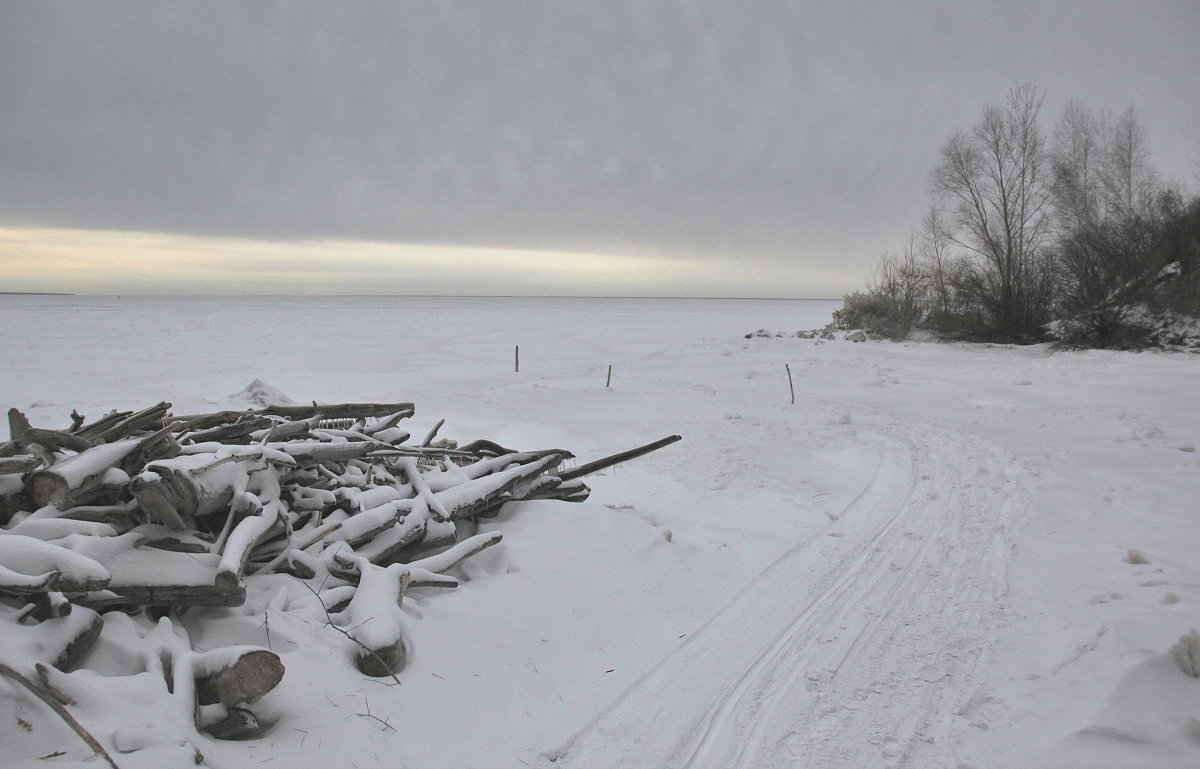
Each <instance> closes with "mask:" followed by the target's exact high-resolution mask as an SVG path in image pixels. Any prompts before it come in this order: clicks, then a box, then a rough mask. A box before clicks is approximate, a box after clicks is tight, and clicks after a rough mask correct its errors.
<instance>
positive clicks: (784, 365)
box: [783, 363, 796, 406]
mask: <svg viewBox="0 0 1200 769" xmlns="http://www.w3.org/2000/svg"><path fill="white" fill-rule="evenodd" d="M783 367H784V368H785V369H787V374H788V389H789V390H791V392H792V405H793V406H795V405H796V388H795V387H793V386H792V367H791V366H790V365H788V364H787V363H785V364H783Z"/></svg>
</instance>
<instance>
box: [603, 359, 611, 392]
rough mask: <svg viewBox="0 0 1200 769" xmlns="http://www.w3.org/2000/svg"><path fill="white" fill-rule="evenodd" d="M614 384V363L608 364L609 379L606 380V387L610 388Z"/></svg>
mask: <svg viewBox="0 0 1200 769" xmlns="http://www.w3.org/2000/svg"><path fill="white" fill-rule="evenodd" d="M611 385H612V364H611V363H610V364H608V379H606V380H604V389H606V390H607V389H608V388H609V387H610V386H611Z"/></svg>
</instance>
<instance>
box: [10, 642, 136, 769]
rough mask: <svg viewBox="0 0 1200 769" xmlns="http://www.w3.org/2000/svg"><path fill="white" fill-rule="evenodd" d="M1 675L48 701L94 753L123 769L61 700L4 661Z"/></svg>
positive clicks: (112, 765)
mask: <svg viewBox="0 0 1200 769" xmlns="http://www.w3.org/2000/svg"><path fill="white" fill-rule="evenodd" d="M0 675H3V676H4V677H5V678H8V679H9V680H11V681H15V682H16V683H19V684H20V685H21V686H23V687H25V688H26V689H28V690H29V691H30V693H32V694H33V695H34V696H35V697H37V698H38V699H39V700H41V701H42V702H44V703H46V707H48V708H50V709H51V710H53V711H54V713H55V714H56V715H57V716H58V717H59V718H61V719H62V720H63V721H65V722H66V724H67V726H69V727H71V731H73V732H75V733H76V734H78V735H79V737H80V739H82V740H83V741H84V742H86V743H87V746H88V747H89V748H91V749H92V751H93V752H94V753H96V754H97V755H99V756H100V757H102V758H103V759H104V760H105V761H107V762H108V765H109V766H111V767H112V768H113V769H121V767H119V766H117V762H116V761H114V760H113V757H112V756H110V755H109V754H108V751H107V750H105V749H104V746H103V745H101V744H100V742H99V740H97V739H96V738H95V737H93V736H92V734H91V732H89V731H88V730H87V729H85V728H83V724H81V723H79V721H77V720H76V719H75V716H73V715H71V713H70V711H68V710H67V709H66V707H64V706H63V704H62V703H61V702H59V701H58V700H57V699H56V698H55V697H54V696H53V695H52V694H50V693H49V692H47V691H46V690H45V689H43V688H42V687H40V686H38V685H37V684H35V683H34V682H33V681H30V680H29V679H28V678H26V677H25V676H23V675H21V674H20V673H18V672H17V671H16V670H13V669H12V668H11V667H9V666H8V665H6V664H4V663H3V662H0Z"/></svg>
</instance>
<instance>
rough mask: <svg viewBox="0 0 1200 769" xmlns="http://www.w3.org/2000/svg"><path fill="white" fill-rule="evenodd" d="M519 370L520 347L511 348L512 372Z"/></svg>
mask: <svg viewBox="0 0 1200 769" xmlns="http://www.w3.org/2000/svg"><path fill="white" fill-rule="evenodd" d="M520 370H521V345H516V346H515V347H513V372H514V373H516V372H519V371H520Z"/></svg>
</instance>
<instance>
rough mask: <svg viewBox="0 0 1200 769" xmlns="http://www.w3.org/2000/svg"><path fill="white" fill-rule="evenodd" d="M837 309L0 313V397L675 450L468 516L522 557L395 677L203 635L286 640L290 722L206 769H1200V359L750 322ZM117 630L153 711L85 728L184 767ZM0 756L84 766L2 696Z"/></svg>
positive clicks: (312, 304) (44, 416) (813, 319)
mask: <svg viewBox="0 0 1200 769" xmlns="http://www.w3.org/2000/svg"><path fill="white" fill-rule="evenodd" d="M836 306H837V303H832V302H776V301H735V300H683V301H679V300H555V299H404V298H398V299H396V298H366V297H364V298H317V299H307V298H223V299H206V298H149V297H147V298H137V297H135V298H129V297H122V298H121V299H120V300H117V299H115V298H111V297H78V298H75V297H4V298H3V302H0V321H3V323H4V327H5V328H7V329H9V331H10V333H9V334H8V335H6V336H5V337H4V338H3V339H0V357H2V359H3V360H5V361H6V362H8V363H9V365H8V367H7V368H6V369H5V373H4V374H2V375H0V394H3V396H4V401H5V402H6V403H7V404H8V405H13V406H17V407H19V408H21V409H22V410H24V411H26V413H27V414H28V415H29V417H30V419H31V421H32V422H33V423H34V424H35V425H36V426H47V427H50V426H52V427H62V426H63V425H65V424H67V423H68V419H67V414H69V412H70V410H71V409H72V408H78V409H79V410H80V412H81V413H84V414H87V415H88V416H90V417H91V416H98V415H99V414H101V413H103V412H104V411H106V410H108V409H111V408H135V407H140V406H142V405H146V404H149V403H153V402H156V401H158V400H162V399H166V400H170V401H172V402H173V403H174V404H175V408H176V410H177V411H178V412H188V411H203V410H210V409H213V408H221V407H225V406H237V407H243V406H245V405H246V404H245V402H244V401H242V400H239V399H237V398H235V397H233V396H232V395H231V394H236V393H239V392H240V391H242V390H243V388H245V387H246V385H247V383H249V382H251V381H253V380H254V379H261V380H262V381H263V382H265V383H267V384H268V385H270V386H273V387H275V388H278V390H280V391H282V392H283V393H285V394H287V395H288V396H290V397H291V398H292V399H293V400H295V401H297V402H305V401H308V400H319V401H327V402H337V401H349V400H376V401H388V400H411V401H413V402H414V403H415V404H416V406H417V416H416V417H414V418H413V419H412V420H409V421H408V423H407V424H406V425H405V429H409V430H411V431H412V432H413V433H414V434H418V433H421V432H422V431H424V430H427V429H428V428H429V427H431V426H432V424H433V423H434V422H436V421H437V419H439V418H441V417H445V418H446V419H447V423H446V426H445V427H444V428H443V429H442V432H441V434H442V435H444V436H449V437H454V438H458V439H461V440H470V439H472V438H476V437H486V438H490V439H492V440H495V441H497V442H499V443H501V444H506V445H513V446H516V447H519V448H529V449H533V448H547V447H562V448H567V449H570V450H572V451H573V452H574V453H576V454H577V455H578V457H579V461H580V462H584V461H587V460H589V459H592V458H595V457H597V456H600V455H603V454H607V453H612V452H614V451H618V450H621V449H624V448H628V447H631V446H633V445H638V444H640V443H644V442H647V441H649V440H653V439H655V438H659V437H662V436H665V435H668V434H671V433H679V434H681V435H683V437H684V440H683V442H681V443H679V444H676V445H674V446H671V447H668V448H667V449H664V450H662V451H660V452H657V453H655V454H652V455H649V456H647V457H644V458H642V459H639V460H636V461H634V462H631V463H629V464H627V465H622V466H618V467H617V468H615V469H613V470H610V471H608V472H607V473H605V474H604V475H600V476H593V477H591V478H589V479H588V481H589V484H590V485H591V486H592V488H593V494H592V497H591V500H589V502H587V503H585V504H583V505H571V504H567V503H550V502H539V503H521V504H517V505H511V506H508V507H506V508H505V510H504V511H503V513H502V514H501V515H500V516H499V517H497V518H496V519H494V520H491V521H486V522H481V523H480V525H479V530H480V531H501V532H503V534H504V541H503V542H502V543H500V544H499V545H497V546H496V547H494V548H492V549H490V550H488V551H486V552H485V553H482V554H480V555H479V556H477V557H476V558H475V559H472V560H470V561H467V562H466V563H465V564H464V565H463V566H462V567H460V571H461V577H462V578H463V584H462V586H461V587H460V588H459V589H458V590H456V591H453V592H447V591H437V590H436V589H433V588H417V589H414V590H412V591H411V592H410V594H409V596H408V598H406V601H405V607H406V617H407V619H408V620H409V621H408V622H406V632H407V633H408V634H410V636H411V638H410V639H409V640H410V644H409V646H410V648H411V649H412V652H413V654H412V659H411V662H410V665H409V667H408V668H406V669H405V670H404V671H403V672H402V674H401V680H402V682H403V683H402V685H401V686H400V687H395V686H394V685H393V686H387V685H386V684H388V683H391V682H390V681H386V679H385V683H380V682H379V681H374V680H367V679H364V678H363V677H362V676H361V675H359V674H357V672H356V671H354V669H353V668H352V666H350V665H349V664H348V663H346V662H345V660H344V656H345V654H346V653H347V652H346V649H345V648H344V645H343V642H344V640H345V639H343V638H341V637H340V636H339V635H338V634H337V633H336V632H334V631H332V630H331V629H329V628H324V627H323V624H324V617H323V615H322V614H321V613H320V611H319V609H318V608H317V607H316V606H315V605H312V604H313V601H314V599H313V598H312V596H311V594H308V593H307V592H306V591H304V590H303V589H295V587H294V586H288V585H287V584H284V583H282V582H276V581H272V580H271V579H266V580H261V581H252V583H251V584H250V585H249V588H250V590H249V596H248V601H247V604H246V606H245V607H242V608H241V609H239V610H235V611H233V612H230V613H227V614H226V615H222V616H221V617H220V618H215V619H212V621H208V622H203V621H202V620H203V619H205V618H204V617H203V616H202V615H200V614H199V613H197V615H196V616H190V617H189V618H188V619H187V620H186V621H185V625H186V629H187V631H188V633H189V635H190V636H191V639H190V640H191V643H192V644H193V646H194V647H195V648H197V649H198V650H203V648H206V647H209V646H214V647H215V646H220V645H225V644H229V643H246V644H260V645H267V644H268V642H269V643H270V645H272V647H273V648H274V649H275V650H276V651H277V652H279V653H280V654H281V656H282V657H283V661H284V664H285V666H286V667H287V673H286V675H285V676H284V679H283V682H282V683H281V684H280V685H279V687H277V689H276V690H274V691H273V692H271V693H270V694H268V695H267V697H265V698H264V699H263V700H262V702H261V703H260V704H259V705H260V706H261V709H262V710H263V712H264V713H265V716H264V718H266V719H267V720H270V721H273V723H274V725H273V727H272V728H271V730H270V732H269V733H268V734H267V736H266V737H264V738H263V739H261V740H256V741H252V742H249V743H217V742H215V741H211V740H209V741H206V742H205V741H202V744H198V745H197V747H199V748H200V750H201V752H202V753H203V754H204V755H205V757H206V760H207V761H208V763H209V764H210V765H212V766H248V765H253V764H256V763H259V762H262V761H271V762H282V763H283V764H286V765H292V766H331V765H344V766H351V765H357V766H405V767H409V769H418V768H419V767H449V768H453V767H462V768H464V769H465V768H466V767H521V766H525V765H534V766H543V767H549V766H576V767H610V766H611V767H617V766H634V765H641V766H663V767H683V766H690V767H736V766H746V767H750V766H755V767H775V766H780V767H782V766H788V767H792V766H814V767H819V766H829V765H838V764H841V765H847V766H863V767H874V766H878V767H914V768H916V767H922V768H924V767H932V768H935V769H939V768H942V767H945V768H946V769H966V768H967V767H976V768H977V769H983V768H984V767H1006V766H1045V767H1057V766H1061V767H1068V766H1125V767H1155V768H1156V769H1157V768H1158V767H1180V768H1181V769H1182V767H1192V766H1196V765H1200V728H1198V727H1197V726H1196V721H1195V720H1194V719H1198V718H1200V679H1193V678H1190V677H1188V676H1186V675H1184V674H1183V672H1182V671H1181V670H1180V669H1179V667H1178V665H1176V664H1175V663H1174V661H1173V660H1172V658H1171V657H1170V655H1169V653H1168V650H1169V648H1170V647H1171V645H1172V644H1174V643H1175V642H1176V641H1177V640H1178V639H1179V638H1180V636H1181V635H1182V634H1184V633H1186V632H1187V631H1189V630H1190V629H1191V628H1192V627H1196V626H1197V625H1200V612H1198V611H1197V606H1200V566H1198V564H1200V557H1198V556H1200V538H1198V537H1196V536H1195V521H1196V517H1195V516H1196V510H1197V508H1196V503H1195V500H1196V498H1197V497H1198V496H1200V495H1198V493H1197V492H1200V472H1198V470H1200V459H1198V457H1197V453H1196V452H1195V446H1196V445H1197V444H1198V443H1200V408H1197V407H1198V406H1200V394H1198V393H1200V387H1197V384H1198V383H1200V359H1198V358H1197V357H1195V356H1186V355H1164V354H1157V353H1143V354H1136V355H1135V354H1116V353H1099V352H1093V353H1075V352H1073V353H1065V352H1064V353H1053V354H1052V353H1051V352H1050V351H1049V350H1047V349H1046V348H1045V347H1032V348H1011V347H987V346H978V347H968V346H961V345H940V344H935V343H906V344H892V343H879V342H866V343H861V344H854V343H850V342H844V341H836V342H817V341H815V340H804V339H796V338H791V337H788V338H774V337H772V338H754V339H744V338H743V337H744V334H745V333H747V332H750V331H752V330H754V329H757V328H768V329H778V330H785V331H789V332H790V331H794V330H797V329H806V328H814V327H818V326H820V325H823V324H824V323H825V322H826V320H827V318H828V315H829V312H830V311H831V310H832V309H833V308H834V307H836ZM517 344H519V345H520V347H521V371H520V372H519V373H515V372H513V370H512V369H513V366H512V363H513V361H512V353H513V347H514V345H517ZM47 349H52V350H54V351H55V354H54V355H51V356H46V355H44V354H41V353H39V352H36V351H45V350H47ZM785 363H787V364H789V365H790V367H791V370H792V374H793V377H794V379H795V388H796V396H797V402H796V405H795V406H791V405H790V404H789V394H788V387H787V378H786V374H785V372H784V364H785ZM610 364H611V365H612V366H613V380H612V385H611V387H609V388H605V386H604V382H605V376H606V374H607V367H608V366H609V365H610ZM1189 447H1190V450H1189ZM464 533H468V534H469V533H474V532H464ZM1130 550H1136V551H1137V552H1138V553H1139V554H1140V555H1141V557H1140V558H1132V559H1131V558H1130ZM1130 560H1133V561H1135V562H1132V563H1131V562H1130ZM1143 560H1144V561H1146V562H1145V563H1138V562H1136V561H1143ZM207 611H210V612H215V610H207ZM121 616H123V615H121ZM105 621H106V630H105V635H104V636H103V637H102V644H101V645H100V646H99V647H98V648H97V649H96V650H95V651H93V653H92V655H91V658H90V659H89V660H86V661H85V667H86V668H88V671H93V672H88V671H84V674H80V673H76V674H72V676H71V677H72V678H74V677H76V676H78V677H79V680H81V681H85V682H86V680H88V677H89V676H98V675H107V676H110V677H111V676H112V675H114V674H116V673H132V675H126V676H123V677H122V678H120V679H116V680H119V681H122V682H123V683H122V686H124V687H125V688H126V689H128V690H129V692H130V693H129V697H128V702H129V704H128V705H127V706H126V707H124V708H123V709H121V711H120V712H106V711H105V709H104V707H102V705H103V702H101V701H97V703H96V704H95V705H94V706H92V707H85V708H84V709H83V710H82V711H80V712H79V716H80V718H81V720H83V721H84V722H85V724H87V725H88V726H89V728H92V729H93V730H94V731H95V733H97V734H98V735H107V738H108V739H110V740H113V739H116V737H115V735H116V734H117V732H118V731H121V730H125V731H124V732H122V735H121V740H122V741H123V742H122V744H124V745H125V746H126V747H130V746H132V745H133V744H135V743H138V744H144V745H145V746H146V747H144V748H142V749H140V750H137V751H135V752H130V753H125V754H121V755H119V756H118V761H119V762H120V764H121V766H122V767H125V768H126V769H128V767H139V766H146V767H151V766H155V767H158V766H176V765H178V766H184V765H193V764H192V763H191V762H192V760H193V757H194V751H192V750H190V748H189V747H188V746H186V745H180V744H178V743H179V739H178V738H180V737H181V736H183V737H187V739H189V740H193V741H195V740H196V738H195V736H193V735H187V734H186V729H185V725H181V723H182V722H179V723H177V722H176V721H175V720H172V719H174V716H172V717H171V718H165V717H163V716H161V715H160V712H161V710H162V705H163V702H164V700H163V695H162V694H161V693H160V692H158V691H157V690H156V689H155V688H154V684H155V679H154V677H153V675H147V673H146V672H141V671H139V667H140V666H143V665H144V664H145V663H144V662H139V661H137V660H132V661H131V660H129V659H128V658H127V656H128V655H127V652H128V651H129V650H130V649H137V648H139V644H143V643H145V642H144V640H139V639H138V638H137V637H138V636H139V635H146V634H148V633H152V632H154V628H153V627H152V626H149V627H148V626H146V625H145V624H144V623H142V624H139V623H141V621H140V620H137V619H130V618H124V619H118V618H117V617H115V616H113V617H111V618H110V617H109V616H106V620H105ZM110 626H111V628H110ZM268 634H269V638H268ZM0 648H3V645H2V644H0ZM157 681H159V682H161V676H160V677H159V678H158V679H157ZM257 709H258V706H256V710H257ZM22 720H23V721H24V722H25V723H27V724H29V725H30V728H29V729H28V730H27V729H26V728H25V727H24V726H22V725H21V721H22ZM384 722H386V724H385V723H384ZM130 730H133V731H132V732H131V731H130ZM139 730H140V731H139ZM127 732H128V733H127ZM0 738H2V739H3V744H4V745H5V746H6V750H8V755H9V756H10V757H11V758H12V761H13V764H14V765H16V766H30V767H32V766H39V767H45V766H55V765H58V766H71V765H81V766H82V765H87V766H90V765H92V763H93V762H87V763H84V762H85V759H87V758H88V755H89V752H88V751H87V749H86V748H84V747H83V746H82V744H81V743H78V741H77V739H76V738H74V736H73V735H71V734H70V733H69V732H67V731H66V729H65V727H63V726H62V725H61V723H59V722H57V721H56V720H55V719H54V718H53V716H51V715H48V714H47V712H45V711H44V709H42V708H41V706H40V705H38V704H37V703H36V702H35V701H34V700H32V699H31V698H29V697H28V696H26V695H23V694H21V693H20V692H18V691H15V690H12V689H10V688H9V687H8V685H7V684H0ZM108 744H111V743H108ZM55 750H64V751H66V752H67V754H66V755H64V756H59V757H56V758H54V759H48V760H45V761H41V760H38V759H37V756H41V755H46V754H48V753H50V752H53V751H55Z"/></svg>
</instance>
